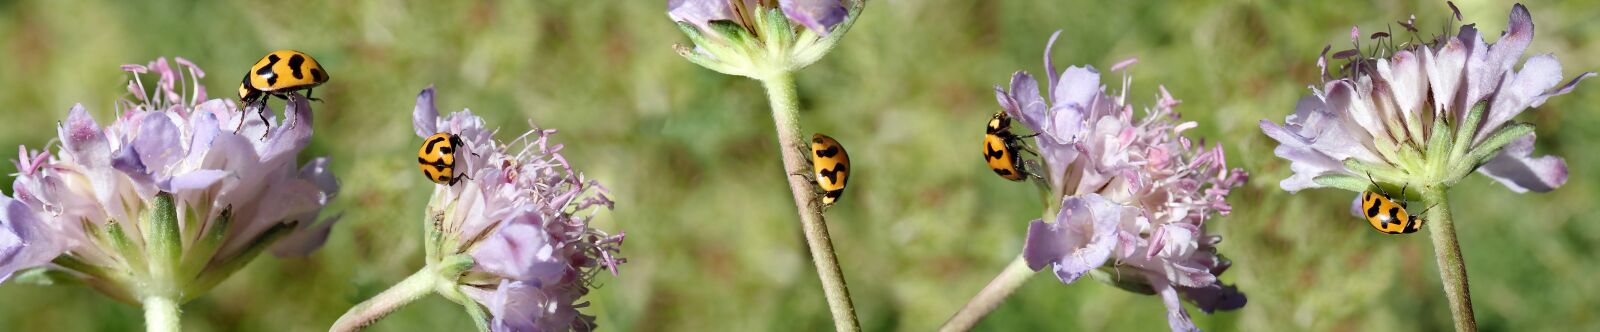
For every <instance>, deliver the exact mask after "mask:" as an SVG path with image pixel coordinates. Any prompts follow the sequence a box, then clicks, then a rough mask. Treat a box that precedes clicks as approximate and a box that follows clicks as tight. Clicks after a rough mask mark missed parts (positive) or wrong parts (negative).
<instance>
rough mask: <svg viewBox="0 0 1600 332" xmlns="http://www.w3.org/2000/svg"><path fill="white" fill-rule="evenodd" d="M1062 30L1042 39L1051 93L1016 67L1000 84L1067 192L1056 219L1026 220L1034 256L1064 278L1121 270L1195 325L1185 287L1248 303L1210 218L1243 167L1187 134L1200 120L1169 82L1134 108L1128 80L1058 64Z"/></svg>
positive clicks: (1194, 297) (1226, 301)
mask: <svg viewBox="0 0 1600 332" xmlns="http://www.w3.org/2000/svg"><path fill="white" fill-rule="evenodd" d="M1057 35H1059V32H1058V33H1057ZM1056 37H1057V36H1055V35H1053V36H1051V38H1050V42H1049V44H1048V45H1049V46H1046V49H1045V70H1046V71H1048V72H1049V76H1048V80H1049V81H1048V82H1047V85H1046V88H1047V91H1048V92H1049V93H1050V94H1049V100H1048V101H1047V100H1046V99H1045V98H1044V97H1042V96H1041V95H1040V93H1039V88H1038V86H1039V84H1038V82H1037V81H1036V80H1034V78H1033V76H1031V75H1029V74H1028V73H1026V72H1020V71H1019V72H1017V73H1016V74H1015V75H1014V76H1013V77H1012V80H1011V87H1010V91H1006V90H1005V89H1004V88H1003V87H996V88H995V93H996V98H997V99H998V100H999V103H1000V106H1001V107H1002V108H1004V109H1005V111H1006V112H1007V113H1008V114H1009V115H1010V116H1011V117H1013V118H1016V119H1019V122H1021V123H1022V124H1023V125H1025V126H1027V128H1028V129H1030V130H1032V131H1033V132H1035V133H1038V136H1037V137H1035V139H1034V143H1036V146H1037V147H1038V150H1039V151H1038V153H1039V155H1040V157H1041V159H1042V162H1043V164H1044V165H1043V166H1044V168H1043V169H1042V170H1041V171H1042V173H1043V174H1042V175H1043V176H1044V177H1045V178H1046V179H1047V180H1048V181H1049V187H1050V189H1051V195H1052V196H1051V197H1054V198H1055V199H1059V200H1061V202H1062V203H1061V209H1060V212H1059V214H1057V216H1056V218H1055V219H1056V220H1055V221H1054V222H1053V223H1046V222H1044V221H1043V220H1035V221H1034V222H1033V223H1032V224H1031V225H1030V227H1029V229H1028V238H1027V242H1026V243H1025V245H1024V253H1023V256H1024V258H1025V259H1026V260H1027V263H1028V266H1029V267H1030V268H1033V269H1034V270H1040V269H1044V268H1045V267H1047V266H1048V267H1051V268H1052V270H1053V271H1054V272H1055V275H1056V277H1057V278H1059V279H1061V281H1062V282H1063V283H1071V282H1073V281H1076V280H1078V279H1079V278H1080V277H1082V276H1084V275H1085V274H1088V273H1089V272H1091V271H1093V270H1096V269H1104V270H1106V271H1110V272H1113V273H1114V275H1115V276H1114V277H1113V278H1115V279H1117V280H1114V281H1113V282H1114V283H1116V284H1118V285H1120V286H1124V287H1125V288H1128V286H1127V285H1137V286H1132V288H1135V289H1138V290H1140V291H1148V292H1153V293H1155V294H1159V295H1160V296H1161V297H1162V299H1163V302H1164V303H1165V304H1166V306H1167V309H1168V318H1169V322H1170V323H1171V324H1172V327H1173V329H1174V330H1192V329H1194V324H1193V323H1192V322H1190V320H1189V317H1188V314H1187V313H1185V311H1184V310H1183V307H1182V306H1181V305H1180V304H1179V298H1180V297H1182V298H1187V299H1189V300H1191V301H1193V302H1195V303H1196V304H1197V305H1198V306H1199V307H1200V308H1201V309H1203V310H1205V311H1206V312H1211V311H1213V310H1218V309H1222V310H1229V309H1236V308H1239V307H1242V306H1243V305H1244V303H1245V297H1244V295H1243V294H1241V293H1239V292H1238V291H1237V290H1235V289H1234V288H1233V287H1231V286H1225V285H1222V284H1221V283H1220V282H1219V281H1218V279H1217V276H1218V275H1220V274H1221V273H1222V272H1223V271H1225V270H1227V268H1228V267H1229V265H1230V263H1229V262H1228V260H1226V259H1224V258H1222V257H1221V256H1220V255H1218V254H1217V250H1216V244H1217V243H1218V242H1220V241H1221V236H1218V235H1215V234H1208V233H1207V232H1206V228H1205V221H1206V220H1207V219H1209V218H1211V217H1212V216H1213V215H1216V214H1221V215H1226V214H1228V212H1229V210H1230V206H1229V204H1228V203H1227V201H1226V200H1225V199H1226V198H1227V196H1228V194H1229V193H1230V192H1231V190H1232V189H1233V188H1235V187H1238V186H1240V185H1242V184H1243V183H1244V182H1245V181H1246V179H1247V178H1248V176H1247V175H1246V173H1245V172H1244V171H1243V170H1241V169H1237V168H1234V169H1229V168H1228V167H1227V164H1226V160H1225V159H1224V156H1223V151H1222V146H1221V145H1220V144H1218V145H1215V146H1212V147H1210V148H1207V147H1204V146H1203V145H1204V144H1196V143H1194V142H1192V141H1190V140H1189V139H1188V138H1187V137H1184V136H1182V135H1181V134H1182V132H1183V131H1185V130H1187V129H1190V128H1194V127H1195V126H1196V123H1194V122H1178V121H1177V119H1178V114H1177V113H1176V112H1175V111H1173V107H1175V106H1177V105H1178V101H1177V100H1175V99H1173V98H1172V96H1171V95H1169V94H1168V93H1167V91H1166V89H1165V87H1163V88H1161V89H1160V91H1161V93H1160V95H1159V96H1158V99H1157V101H1156V103H1155V105H1153V106H1152V107H1148V108H1146V109H1145V112H1144V115H1143V116H1142V117H1135V116H1134V110H1133V107H1132V106H1130V105H1128V104H1127V103H1126V102H1125V99H1126V95H1125V94H1126V91H1127V90H1128V85H1129V84H1130V83H1131V80H1129V79H1127V78H1124V79H1123V81H1122V84H1123V86H1122V94H1121V95H1112V94H1110V93H1108V92H1107V91H1106V90H1107V89H1106V86H1104V85H1102V84H1101V83H1100V73H1099V72H1098V71H1096V70H1095V69H1094V67H1077V66H1073V67H1069V68H1067V69H1066V70H1065V71H1063V72H1059V73H1058V72H1057V71H1056V68H1055V65H1054V63H1053V62H1052V61H1051V59H1050V49H1051V48H1052V47H1053V46H1054V44H1055V40H1056ZM1132 63H1133V61H1131V60H1130V61H1127V62H1123V63H1119V64H1117V65H1116V66H1113V70H1120V69H1122V68H1123V67H1127V66H1128V65H1131V64H1132Z"/></svg>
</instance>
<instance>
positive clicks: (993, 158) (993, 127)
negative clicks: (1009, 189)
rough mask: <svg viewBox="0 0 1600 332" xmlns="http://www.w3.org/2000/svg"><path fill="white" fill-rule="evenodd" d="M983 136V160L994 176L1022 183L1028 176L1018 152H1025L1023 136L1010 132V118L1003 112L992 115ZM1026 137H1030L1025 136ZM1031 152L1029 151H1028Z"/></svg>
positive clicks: (1029, 174)
mask: <svg viewBox="0 0 1600 332" xmlns="http://www.w3.org/2000/svg"><path fill="white" fill-rule="evenodd" d="M985 129H986V130H985V133H984V135H983V159H985V160H986V161H988V162H989V169H991V170H994V174H997V175H1000V177H1001V178H1005V179H1006V180H1011V181H1022V180H1024V179H1027V178H1028V177H1029V176H1034V175H1033V174H1031V173H1029V172H1028V169H1027V168H1026V164H1024V163H1023V162H1022V155H1021V154H1020V153H1018V152H1019V151H1027V148H1026V147H1025V146H1024V145H1023V143H1022V138H1023V137H1024V136H1017V134H1015V133H1012V132H1011V117H1010V116H1008V115H1006V112H1005V111H999V112H995V113H994V117H991V118H989V124H988V126H986V128H985ZM1027 137H1032V136H1031V135H1030V136H1027ZM1030 152H1031V151H1030Z"/></svg>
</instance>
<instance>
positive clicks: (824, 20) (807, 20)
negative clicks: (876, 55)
mask: <svg viewBox="0 0 1600 332" xmlns="http://www.w3.org/2000/svg"><path fill="white" fill-rule="evenodd" d="M669 7H670V4H669ZM779 7H782V8H783V14H784V15H785V16H788V17H789V19H790V20H794V21H795V22H797V23H800V25H804V26H805V27H806V29H810V30H811V32H815V33H817V34H818V35H824V36H826V35H828V31H831V29H833V26H834V25H838V24H839V22H844V18H845V16H848V15H849V14H850V12H849V11H848V10H846V9H845V7H844V4H843V3H840V2H839V0H782V1H779Z"/></svg>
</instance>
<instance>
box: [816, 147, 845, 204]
mask: <svg viewBox="0 0 1600 332" xmlns="http://www.w3.org/2000/svg"><path fill="white" fill-rule="evenodd" d="M811 173H812V175H813V176H814V177H815V180H816V182H817V187H818V188H820V189H821V190H822V205H823V207H828V206H832V205H833V204H834V203H835V202H838V201H839V197H840V196H843V195H844V188H845V184H846V183H848V182H849V181H850V154H849V153H847V152H845V150H844V145H841V144H839V141H837V140H834V139H833V137H828V135H823V134H814V135H811Z"/></svg>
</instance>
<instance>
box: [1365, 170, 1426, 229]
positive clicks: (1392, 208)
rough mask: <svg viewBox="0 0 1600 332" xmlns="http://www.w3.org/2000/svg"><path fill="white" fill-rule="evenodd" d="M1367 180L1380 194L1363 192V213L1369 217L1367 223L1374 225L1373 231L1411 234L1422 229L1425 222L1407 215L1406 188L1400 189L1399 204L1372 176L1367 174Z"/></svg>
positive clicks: (1424, 210)
mask: <svg viewBox="0 0 1600 332" xmlns="http://www.w3.org/2000/svg"><path fill="white" fill-rule="evenodd" d="M1367 180H1368V181H1372V186H1373V187H1375V188H1378V189H1377V190H1378V192H1372V191H1370V190H1369V191H1363V192H1361V213H1362V214H1363V215H1364V216H1366V217H1367V223H1370V224H1372V228H1373V229H1376V230H1378V231H1379V232H1383V233H1384V234H1411V233H1416V232H1417V230H1419V229H1422V223H1423V221H1424V220H1423V219H1422V218H1421V217H1416V216H1412V215H1410V214H1408V213H1406V202H1405V199H1404V198H1405V195H1406V187H1404V186H1402V187H1400V197H1401V199H1400V200H1398V202H1397V201H1396V200H1395V199H1394V197H1392V196H1389V194H1388V193H1385V192H1383V187H1379V186H1378V182H1377V181H1374V180H1372V174H1367ZM1408 185H1409V184H1408ZM1432 208H1433V207H1432V206H1430V207H1428V209H1432ZM1428 209H1423V210H1422V213H1427V212H1428Z"/></svg>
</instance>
